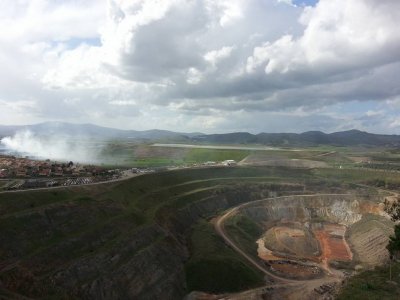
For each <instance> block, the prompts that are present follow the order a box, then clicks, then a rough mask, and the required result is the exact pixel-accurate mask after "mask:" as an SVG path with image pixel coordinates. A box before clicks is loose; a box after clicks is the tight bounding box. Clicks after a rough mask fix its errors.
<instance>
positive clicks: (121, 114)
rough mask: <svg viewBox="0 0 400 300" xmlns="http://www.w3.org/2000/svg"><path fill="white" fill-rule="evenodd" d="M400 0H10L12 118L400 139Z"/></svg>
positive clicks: (1, 11) (4, 0)
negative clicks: (365, 133) (394, 136)
mask: <svg viewBox="0 0 400 300" xmlns="http://www.w3.org/2000/svg"><path fill="white" fill-rule="evenodd" d="M399 20H400V1H398V0H351V1H343V0H319V1H317V0H218V1H217V0H108V1H102V0H0V66H1V68H0V124H7V125H16V124H33V123H39V122H45V121H65V122H72V123H93V124H98V125H102V126H109V127H114V128H121V129H135V130H146V129H153V128H158V129H167V130H173V131H179V132H194V131H196V132H204V133H222V132H233V131H248V132H252V133H258V132H304V131H309V130H321V131H324V132H334V131H341V130H348V129H353V128H356V129H359V130H365V131H369V132H374V133H388V134H400V114H399V112H400V77H399V74H400V30H398V25H399Z"/></svg>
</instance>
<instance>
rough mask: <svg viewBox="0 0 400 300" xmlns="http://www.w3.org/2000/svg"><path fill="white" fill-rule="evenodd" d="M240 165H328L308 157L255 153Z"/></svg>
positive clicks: (312, 166) (311, 166) (308, 166)
mask: <svg viewBox="0 0 400 300" xmlns="http://www.w3.org/2000/svg"><path fill="white" fill-rule="evenodd" d="M239 164H240V165H244V166H245V165H253V166H271V167H290V168H325V167H327V166H328V165H327V164H326V163H325V162H322V161H314V160H308V159H290V158H284V157H279V156H273V155H266V154H261V153H255V154H251V155H249V156H247V157H246V158H245V159H243V160H242V161H241V162H240V163H239Z"/></svg>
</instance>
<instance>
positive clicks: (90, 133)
mask: <svg viewBox="0 0 400 300" xmlns="http://www.w3.org/2000/svg"><path fill="white" fill-rule="evenodd" d="M24 130H29V131H31V132H32V133H34V134H37V135H60V136H74V137H77V138H79V137H83V138H86V137H90V138H96V139H145V140H174V141H187V140H188V139H190V138H191V137H193V136H198V135H202V133H199V132H195V133H180V132H173V131H168V130H158V129H153V130H145V131H136V130H121V129H115V128H109V127H102V126H97V125H93V124H72V123H65V122H45V123H40V124H35V125H20V126H5V125H0V137H1V136H12V135H14V134H15V133H16V132H18V131H24Z"/></svg>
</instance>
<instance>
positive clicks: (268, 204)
mask: <svg viewBox="0 0 400 300" xmlns="http://www.w3.org/2000/svg"><path fill="white" fill-rule="evenodd" d="M354 198H355V196H354V195H312V196H287V197H281V198H277V199H269V200H265V201H257V202H256V203H255V205H249V206H246V207H244V208H243V209H242V212H243V213H245V214H247V215H248V216H249V217H251V218H253V219H255V220H257V221H259V222H266V221H277V220H282V219H287V220H292V221H300V222H308V221H310V220H311V219H312V218H321V219H324V220H326V221H330V222H333V223H339V224H343V225H351V224H353V223H356V222H357V221H359V220H361V218H362V215H363V214H365V213H369V212H371V213H375V212H376V207H379V205H378V203H377V201H376V199H375V201H374V199H369V200H366V199H362V198H360V197H359V198H356V199H354ZM362 202H368V204H369V205H363V206H362V205H361V203H362ZM366 207H367V208H369V209H370V211H368V210H366V209H365V208H366ZM382 215H383V212H382Z"/></svg>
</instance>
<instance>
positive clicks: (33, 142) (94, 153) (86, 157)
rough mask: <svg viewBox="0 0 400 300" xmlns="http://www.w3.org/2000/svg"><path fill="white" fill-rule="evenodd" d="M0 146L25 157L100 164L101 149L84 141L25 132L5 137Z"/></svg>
mask: <svg viewBox="0 0 400 300" xmlns="http://www.w3.org/2000/svg"><path fill="white" fill-rule="evenodd" d="M0 144H1V145H2V146H3V147H5V148H6V150H8V151H10V152H14V153H17V154H19V155H24V156H32V157H36V158H41V159H51V160H59V161H73V162H81V163H98V162H99V159H98V156H99V153H100V151H101V148H99V145H97V147H96V145H93V144H91V143H88V142H86V143H85V142H84V141H82V140H81V141H77V140H76V141H74V140H72V139H70V138H66V137H49V136H38V135H36V134H35V133H33V132H32V131H29V130H24V131H19V132H17V133H15V135H14V136H12V137H10V136H8V137H4V138H2V139H1V140H0Z"/></svg>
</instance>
